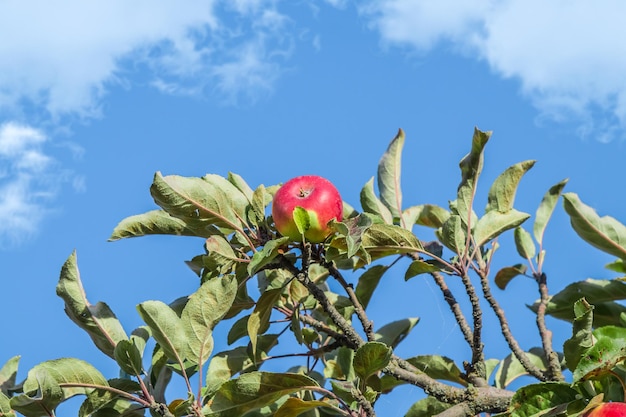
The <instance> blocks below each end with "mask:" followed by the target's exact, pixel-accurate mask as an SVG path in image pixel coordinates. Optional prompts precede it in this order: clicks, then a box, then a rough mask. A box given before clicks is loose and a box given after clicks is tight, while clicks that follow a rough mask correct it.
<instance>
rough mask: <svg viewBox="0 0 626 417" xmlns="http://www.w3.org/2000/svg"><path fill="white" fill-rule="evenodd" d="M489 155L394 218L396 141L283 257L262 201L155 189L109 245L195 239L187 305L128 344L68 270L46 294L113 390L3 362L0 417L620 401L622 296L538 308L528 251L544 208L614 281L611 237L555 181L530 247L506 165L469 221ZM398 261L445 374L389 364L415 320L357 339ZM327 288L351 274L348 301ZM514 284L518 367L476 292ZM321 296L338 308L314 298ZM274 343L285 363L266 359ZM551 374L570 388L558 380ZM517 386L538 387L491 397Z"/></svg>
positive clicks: (422, 411) (100, 382)
mask: <svg viewBox="0 0 626 417" xmlns="http://www.w3.org/2000/svg"><path fill="white" fill-rule="evenodd" d="M489 138H490V133H489V132H481V131H479V130H475V132H474V135H473V138H472V145H471V149H470V152H469V153H468V154H467V156H466V157H465V158H463V159H462V161H461V162H460V169H461V182H460V184H459V186H458V189H457V192H456V198H455V199H454V200H453V201H451V202H450V204H449V207H448V209H445V208H442V207H439V206H437V205H432V204H422V205H417V206H412V207H409V208H404V207H403V205H402V192H401V188H400V168H401V153H402V148H403V145H404V134H403V132H402V131H400V132H399V133H398V135H397V136H396V137H395V138H394V139H393V140H392V141H391V144H390V145H389V147H388V149H387V151H386V152H385V153H384V155H383V157H382V158H381V160H380V163H379V166H378V172H377V176H376V181H377V188H378V194H377V193H376V191H375V187H374V181H375V178H374V177H372V179H370V180H369V181H368V182H367V183H366V184H365V186H364V187H363V189H362V190H361V194H360V202H361V207H362V211H360V212H359V211H357V210H356V209H354V208H353V207H350V206H349V205H348V204H345V203H344V218H343V219H342V220H341V221H337V222H334V223H333V227H334V231H335V233H334V234H333V235H332V236H331V237H330V238H329V239H327V241H326V242H324V243H322V244H314V245H311V244H308V243H297V242H290V241H289V239H288V238H285V237H281V236H280V235H279V234H278V233H277V232H276V230H275V229H274V227H273V223H272V219H271V217H268V216H267V211H268V210H267V208H268V206H269V204H270V203H271V201H272V197H273V195H274V193H275V191H276V190H277V188H278V187H277V186H271V187H265V186H263V185H260V186H258V187H257V188H256V189H252V188H251V187H250V186H249V185H248V184H247V183H246V182H245V181H244V180H243V178H241V177H240V176H238V175H236V174H232V173H231V174H229V175H228V177H227V178H224V177H221V176H218V175H206V176H204V177H202V178H187V177H180V176H175V175H171V176H163V175H161V174H160V173H157V174H156V175H155V177H154V181H153V184H152V186H151V188H150V192H151V195H152V197H153V199H154V201H155V203H156V204H157V205H158V206H159V209H158V210H153V211H150V212H147V213H144V214H140V215H136V216H132V217H129V218H127V219H125V220H123V221H122V222H121V223H120V224H119V225H118V226H117V227H116V228H115V230H114V231H113V234H112V235H111V238H110V240H119V239H123V238H130V237H138V236H145V235H151V234H167V235H182V236H195V237H201V238H203V239H204V249H205V251H204V253H203V254H201V255H198V256H196V257H194V258H193V259H191V260H190V261H188V265H189V267H190V268H191V270H193V271H194V272H195V273H196V274H197V275H198V277H199V288H198V290H197V291H196V292H194V293H193V294H191V295H189V296H188V297H183V298H180V299H177V300H175V301H173V302H171V303H169V304H166V303H164V302H162V301H156V300H151V301H146V302H143V303H141V304H139V305H138V306H137V310H138V313H139V315H140V316H141V318H142V320H143V321H144V323H145V325H143V326H141V327H139V328H137V329H135V330H133V331H132V332H131V333H130V335H128V334H127V333H126V331H125V330H124V328H123V326H122V324H121V323H120V322H119V321H118V320H117V318H116V316H115V314H114V313H113V311H111V309H110V308H109V307H108V305H107V304H106V303H103V302H98V303H96V304H91V303H90V302H89V301H88V300H87V297H86V295H85V292H84V290H83V287H82V284H81V280H80V274H79V270H78V266H77V261H76V254H75V253H74V254H72V255H71V256H70V257H69V258H68V260H67V261H66V263H65V264H64V266H63V268H62V271H61V275H60V279H59V283H58V286H57V294H58V295H59V296H60V297H61V298H62V299H63V300H64V302H65V311H66V313H67V315H68V316H69V317H70V319H71V320H73V321H74V322H75V323H76V324H77V325H78V326H79V327H80V328H82V329H83V330H85V331H86V332H87V334H88V335H89V336H90V337H91V339H92V341H93V342H94V344H95V346H96V347H97V348H98V349H99V350H100V351H102V352H103V353H104V354H105V355H107V356H109V357H110V358H111V359H112V360H114V361H115V362H116V363H117V364H118V365H119V368H120V377H119V378H114V379H107V378H105V377H104V376H103V375H102V374H101V373H100V372H99V371H98V370H97V369H95V368H94V367H93V366H92V365H90V364H88V363H86V362H84V361H81V360H78V359H73V358H63V359H56V360H50V361H47V362H44V363H41V364H39V365H37V366H35V367H34V368H32V369H31V370H29V372H28V375H27V376H26V378H25V380H24V381H23V382H21V383H18V382H17V366H18V362H19V358H18V357H15V358H11V359H10V360H9V361H8V362H6V364H5V365H4V366H3V367H2V368H0V416H7V417H9V416H10V417H14V416H15V415H16V413H20V414H23V415H25V416H27V417H31V416H32V417H38V416H54V415H55V410H56V408H57V407H58V406H59V404H61V403H62V402H63V401H65V400H67V399H68V398H70V397H73V396H75V395H84V396H85V400H84V402H83V403H82V405H81V407H80V410H79V415H80V416H96V417H103V416H122V415H123V416H143V415H145V412H146V410H148V411H149V412H150V414H151V415H153V416H188V415H190V416H215V417H231V416H232V417H234V416H242V415H244V414H245V415H246V416H270V415H276V416H279V417H293V416H298V415H302V416H307V417H321V416H326V415H328V416H353V417H357V416H374V415H375V411H374V410H375V404H376V401H377V399H378V398H379V397H380V396H381V395H385V394H387V393H389V392H391V391H393V390H394V389H395V388H396V387H397V386H399V385H401V384H407V383H408V384H413V385H415V386H418V387H420V388H423V389H424V391H425V392H426V393H427V397H426V398H424V399H421V400H419V401H417V402H416V403H415V404H414V405H413V406H412V407H411V408H410V409H409V410H408V411H407V413H406V416H408V417H429V416H433V415H439V416H472V415H476V414H479V413H481V412H490V413H501V415H502V416H511V417H530V416H540V415H544V416H558V415H567V416H581V415H583V414H584V413H585V412H586V411H587V410H589V409H590V408H591V407H593V406H595V405H596V404H598V403H599V402H601V401H605V400H614V401H624V386H623V381H624V379H625V377H626V368H624V359H625V358H626V328H625V327H626V308H625V307H623V306H622V305H621V304H619V303H617V302H616V301H618V300H621V299H625V298H626V283H624V282H622V281H620V280H608V281H600V280H587V281H582V282H576V283H572V284H571V285H569V286H568V287H566V288H565V289H564V290H562V291H561V292H559V293H557V294H555V295H553V296H550V295H549V293H548V287H547V276H546V274H545V273H544V272H543V263H544V258H545V250H544V249H543V235H544V232H545V230H546V226H547V224H548V221H549V219H550V217H551V216H552V213H553V211H554V209H555V207H556V205H557V202H558V200H559V199H560V198H562V200H563V203H564V207H565V211H566V212H567V214H568V215H569V216H570V219H571V223H572V226H573V228H574V230H575V231H576V232H577V233H578V234H579V235H580V236H581V238H582V239H584V240H585V241H587V242H589V243H590V244H592V245H593V246H595V247H597V248H598V249H600V250H603V251H605V252H607V253H609V254H611V255H614V256H616V257H617V258H618V260H617V261H616V262H614V263H612V264H610V265H609V266H608V267H609V269H611V270H613V271H616V272H619V273H626V263H625V260H626V227H625V226H624V225H622V224H621V223H619V222H618V221H617V220H615V219H613V218H610V217H602V218H600V217H599V216H598V215H597V214H596V213H595V211H594V210H593V209H591V208H590V207H588V206H586V205H585V204H583V203H582V202H581V201H580V199H579V198H578V196H577V195H576V194H573V193H566V194H562V191H563V188H564V187H565V185H566V181H561V182H559V183H558V184H556V185H555V186H553V187H552V188H550V190H548V192H547V193H546V194H545V196H544V198H543V200H542V201H541V203H540V205H539V208H538V209H537V212H536V214H535V219H534V224H533V228H532V231H533V234H532V235H531V234H530V233H529V232H528V231H526V230H525V229H524V228H523V226H522V224H523V223H524V222H526V221H527V220H528V219H529V218H530V217H531V216H530V215H529V214H528V213H524V212H521V211H518V210H516V209H515V208H514V201H515V195H516V192H517V188H518V184H519V182H520V180H521V178H522V177H523V176H524V174H525V173H526V172H527V171H528V170H529V169H531V168H532V167H533V165H534V161H523V162H520V163H518V164H515V165H513V166H511V167H509V168H508V169H506V170H505V171H504V172H503V173H502V174H501V175H499V176H498V177H497V178H496V179H495V181H494V182H493V183H492V185H491V187H490V189H489V192H488V199H487V205H486V208H485V209H484V212H483V213H482V214H481V215H480V217H479V215H478V214H477V213H476V212H475V210H474V199H475V196H476V187H477V183H478V178H479V176H480V174H481V171H482V166H483V159H484V149H485V145H486V144H487V142H488V140H489ZM416 225H419V226H424V227H427V228H431V229H433V231H434V237H435V239H436V240H434V241H423V240H420V239H419V238H418V237H417V236H416V235H415V234H414V232H413V229H414V226H416ZM302 227H306V225H304V226H302ZM509 230H513V234H514V241H515V246H516V248H517V251H518V253H519V255H520V256H521V257H522V259H523V260H524V263H518V264H515V265H512V266H509V267H505V268H503V269H501V270H500V271H497V272H496V273H495V274H493V273H492V271H491V264H492V260H493V258H494V255H495V253H496V250H497V248H498V243H497V239H498V237H499V236H500V235H501V234H503V233H504V232H506V231H509ZM533 238H534V239H533ZM405 258H408V259H409V260H410V262H409V263H408V266H407V267H406V270H405V271H404V277H405V279H406V280H409V279H411V278H413V277H415V276H417V275H420V274H428V275H429V276H430V277H432V279H433V280H434V282H435V283H436V284H437V286H438V287H439V288H440V289H441V292H442V295H443V297H444V299H445V300H446V302H447V303H448V305H449V307H450V310H451V312H452V314H453V315H454V317H455V319H456V321H457V322H458V324H459V329H460V330H461V332H462V333H463V336H464V338H465V340H466V341H467V343H468V346H469V348H470V350H471V353H472V355H471V358H469V359H468V360H467V361H466V362H464V365H463V366H462V367H459V366H458V365H457V364H456V363H455V362H454V361H453V360H452V359H450V358H448V357H445V356H440V355H422V356H413V357H409V358H400V357H398V356H397V355H396V354H395V353H394V350H395V348H396V347H397V346H398V344H399V343H401V342H402V341H403V340H404V339H405V338H406V336H407V335H408V334H409V332H410V331H411V330H412V329H413V328H414V327H415V326H416V325H417V323H418V321H419V319H418V318H417V317H408V318H406V319H403V320H398V321H394V322H392V323H388V324H386V325H384V326H381V327H379V328H376V329H375V328H374V327H373V324H372V321H371V320H370V319H369V317H368V315H367V312H366V310H367V307H368V304H369V302H370V300H371V299H372V296H373V294H374V293H375V291H376V289H377V286H378V284H379V282H380V280H381V278H382V277H383V275H384V274H385V273H387V272H388V271H390V270H391V269H392V267H394V266H395V267H396V268H398V267H400V265H403V264H402V263H399V262H398V261H399V260H400V259H405ZM375 261H376V262H375ZM373 262H375V263H373ZM357 271H358V272H357ZM344 273H351V274H358V278H357V285H356V287H353V286H352V285H350V284H348V283H347V281H346V279H344V276H343V274H344ZM520 275H526V276H529V277H531V278H533V279H534V281H535V282H536V283H537V285H538V288H539V293H540V299H539V300H538V301H536V302H535V303H534V304H533V306H532V309H533V310H534V311H535V312H536V313H537V325H538V335H539V339H540V340H541V344H542V346H541V347H535V348H532V349H529V350H527V351H524V350H523V349H522V348H521V347H520V346H519V344H518V343H517V341H516V340H515V338H514V336H513V335H512V333H511V331H510V329H509V328H508V324H507V321H506V316H505V313H504V310H503V309H502V308H501V307H500V305H499V304H498V302H497V300H496V299H495V297H494V296H493V294H492V293H491V283H492V282H495V284H496V285H497V286H498V287H499V288H501V289H505V288H506V286H507V285H508V283H509V282H510V281H511V280H512V279H514V278H515V277H516V276H520ZM448 277H457V278H456V279H458V278H459V277H460V279H461V281H462V282H463V285H464V288H465V294H464V295H465V296H467V297H468V300H469V305H470V306H471V309H472V311H471V314H467V312H465V311H463V308H461V305H460V303H459V302H458V301H457V299H456V297H455V295H454V294H452V291H451V290H450V288H449V287H448V285H447V283H446V280H447V279H448ZM328 280H334V281H336V282H337V283H338V284H339V286H340V287H341V288H342V290H343V291H342V292H341V293H338V292H335V291H332V290H331V289H330V286H329V285H328ZM255 284H256V285H255ZM253 294H258V296H256V297H254V296H253ZM481 298H483V299H485V300H486V301H487V302H488V304H489V306H490V307H491V309H492V310H493V313H494V314H495V315H496V317H497V318H498V320H499V322H500V325H501V332H502V334H503V336H504V338H505V339H506V341H507V343H508V345H509V347H510V349H511V354H510V355H508V356H507V357H505V358H503V359H501V360H499V359H486V358H485V357H484V354H483V350H484V343H483V338H482V331H483V329H482V316H483V314H484V312H483V309H482V308H481V304H480V300H481ZM546 315H553V316H554V317H557V318H559V319H563V320H567V321H570V322H571V323H572V328H573V331H572V337H571V338H570V339H569V340H567V342H566V343H565V345H564V346H563V350H562V353H561V352H559V351H557V350H555V349H554V348H553V346H552V341H551V336H550V332H549V331H548V330H547V328H546V325H545V316H546ZM468 317H470V318H471V319H468ZM223 321H228V322H229V324H230V331H229V333H228V336H227V343H228V345H229V346H233V347H232V348H230V349H228V350H225V351H221V352H217V353H215V352H213V347H214V340H213V329H214V328H215V326H217V325H218V324H219V323H220V322H223ZM279 341H285V342H286V343H291V344H290V346H293V349H294V350H295V351H294V352H292V353H290V354H282V355H272V349H273V348H274V347H275V346H276V345H277V344H278V343H279ZM150 343H152V344H153V345H154V347H153V348H152V349H151V350H149V349H147V346H151V345H149V344H150ZM285 357H289V358H292V359H293V358H299V359H302V362H301V365H299V366H295V367H292V368H289V369H288V370H287V371H286V372H283V373H276V372H266V371H262V370H261V368H262V366H263V365H264V363H266V362H267V361H270V360H280V359H281V358H285ZM565 370H569V371H571V375H572V377H571V380H570V381H566V380H565V377H564V373H563V371H565ZM174 375H177V376H178V377H180V378H182V379H183V380H184V381H185V384H186V387H187V394H186V395H187V396H186V398H177V399H174V400H169V401H168V400H166V388H167V387H168V384H169V382H170V380H171V378H172V377H173V376H174ZM194 375H195V378H197V381H198V386H197V387H193V386H192V381H193V380H192V376H194ZM521 375H531V376H533V377H535V378H536V379H537V380H538V381H539V382H538V383H535V384H531V385H527V386H525V387H523V388H520V389H519V390H517V391H516V392H512V391H509V390H508V389H507V387H508V386H509V385H510V384H511V382H512V381H513V380H515V379H516V378H518V377H519V376H521Z"/></svg>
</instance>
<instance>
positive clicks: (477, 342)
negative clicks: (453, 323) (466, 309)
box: [461, 273, 486, 379]
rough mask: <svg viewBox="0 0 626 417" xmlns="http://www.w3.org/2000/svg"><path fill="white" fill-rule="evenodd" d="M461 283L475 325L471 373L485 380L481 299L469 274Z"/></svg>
mask: <svg viewBox="0 0 626 417" xmlns="http://www.w3.org/2000/svg"><path fill="white" fill-rule="evenodd" d="M461 282H463V286H465V292H466V293H467V295H468V297H469V300H470V304H471V305H472V319H473V323H474V329H473V330H474V331H473V337H472V343H471V345H470V346H471V347H472V362H471V365H470V370H469V373H470V374H471V375H470V376H471V377H472V378H475V377H478V378H480V379H485V377H486V375H485V369H484V366H481V364H482V363H483V362H484V360H485V355H484V353H483V342H482V339H481V335H482V329H483V312H482V309H481V308H480V298H479V297H478V294H477V293H476V288H475V287H474V284H472V281H471V279H470V277H469V275H468V274H467V273H465V274H463V275H462V276H461Z"/></svg>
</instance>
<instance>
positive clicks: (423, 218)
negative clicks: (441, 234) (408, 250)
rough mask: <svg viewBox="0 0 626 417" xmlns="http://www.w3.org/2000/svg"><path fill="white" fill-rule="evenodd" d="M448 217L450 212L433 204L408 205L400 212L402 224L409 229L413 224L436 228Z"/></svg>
mask: <svg viewBox="0 0 626 417" xmlns="http://www.w3.org/2000/svg"><path fill="white" fill-rule="evenodd" d="M448 217H450V212H449V211H448V210H446V209H444V208H443V207H439V206H436V205H434V204H422V205H419V206H413V207H409V208H408V209H406V210H404V211H403V212H402V218H403V219H404V226H405V227H406V229H408V230H411V228H412V227H413V225H414V224H418V225H420V226H427V227H432V228H434V229H437V228H439V227H441V226H442V225H443V223H444V222H445V221H446V220H448Z"/></svg>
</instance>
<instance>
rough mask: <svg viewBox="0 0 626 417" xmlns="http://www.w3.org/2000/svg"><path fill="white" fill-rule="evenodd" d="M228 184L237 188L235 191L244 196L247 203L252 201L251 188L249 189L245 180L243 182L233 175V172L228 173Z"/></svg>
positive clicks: (240, 177)
mask: <svg viewBox="0 0 626 417" xmlns="http://www.w3.org/2000/svg"><path fill="white" fill-rule="evenodd" d="M228 182H230V183H231V184H232V185H234V186H235V187H237V189H238V190H239V191H241V193H242V194H243V195H244V196H246V198H247V199H248V201H252V194H253V191H252V188H250V186H249V185H248V183H247V182H246V180H244V179H243V177H242V176H241V175H239V174H235V173H234V172H229V173H228Z"/></svg>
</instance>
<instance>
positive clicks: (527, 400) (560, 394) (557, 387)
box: [509, 382, 580, 417]
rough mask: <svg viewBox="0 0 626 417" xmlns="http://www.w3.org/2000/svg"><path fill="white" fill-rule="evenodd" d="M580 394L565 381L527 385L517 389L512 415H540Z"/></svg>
mask: <svg viewBox="0 0 626 417" xmlns="http://www.w3.org/2000/svg"><path fill="white" fill-rule="evenodd" d="M578 395H580V394H579V393H578V391H576V390H575V389H573V388H571V387H570V386H569V384H568V383H565V382H543V383H539V384H532V385H527V386H525V387H522V388H520V389H519V390H517V391H516V393H515V395H513V398H512V399H511V405H510V407H509V410H511V412H510V414H509V415H510V417H532V416H539V415H540V414H539V413H540V412H541V411H547V410H549V409H551V408H553V407H556V406H558V405H561V404H565V403H569V402H571V401H574V400H575V399H576V398H577V396H578Z"/></svg>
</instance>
